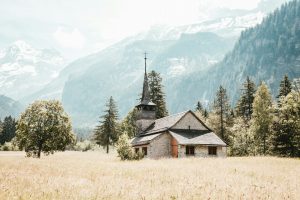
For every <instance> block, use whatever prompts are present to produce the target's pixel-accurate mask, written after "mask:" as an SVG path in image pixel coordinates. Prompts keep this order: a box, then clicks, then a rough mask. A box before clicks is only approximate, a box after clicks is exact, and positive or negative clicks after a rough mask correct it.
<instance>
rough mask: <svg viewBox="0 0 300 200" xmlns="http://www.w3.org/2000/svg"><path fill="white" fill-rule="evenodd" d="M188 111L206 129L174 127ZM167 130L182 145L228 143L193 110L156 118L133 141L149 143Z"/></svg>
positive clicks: (134, 143) (223, 144) (224, 144)
mask: <svg viewBox="0 0 300 200" xmlns="http://www.w3.org/2000/svg"><path fill="white" fill-rule="evenodd" d="M188 113H191V114H193V116H194V117H195V118H197V120H198V121H199V123H201V124H202V125H203V126H204V127H205V130H190V129H174V128H172V127H175V125H176V124H177V123H178V122H179V121H180V120H181V119H182V118H183V117H184V116H185V115H186V114H188ZM165 132H168V133H170V134H171V135H172V136H173V137H174V138H175V139H176V140H177V142H178V144H182V145H196V144H202V145H218V146H226V143H225V142H223V141H222V140H221V139H220V138H219V137H218V136H217V135H216V134H215V133H213V132H212V131H211V130H210V129H209V128H208V127H207V126H205V124H204V123H203V122H202V121H201V120H200V119H198V117H197V116H195V114H194V113H193V112H192V111H185V112H181V113H177V114H175V115H170V116H167V117H163V118H160V119H157V120H155V121H154V122H153V123H152V124H151V125H150V126H149V127H148V128H147V129H146V130H145V131H144V132H143V133H142V134H140V135H139V136H136V137H135V138H134V139H133V140H132V142H131V143H132V144H133V145H143V144H149V142H150V141H151V140H153V139H154V138H156V137H158V136H159V135H161V134H163V133H165Z"/></svg>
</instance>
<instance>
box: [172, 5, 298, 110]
mask: <svg viewBox="0 0 300 200" xmlns="http://www.w3.org/2000/svg"><path fill="white" fill-rule="evenodd" d="M285 74H287V75H288V76H289V78H290V79H291V80H293V79H297V78H299V77H300V1H291V2H289V3H288V4H284V5H283V6H282V7H281V8H280V9H277V10H276V11H275V12H273V13H272V14H270V15H268V17H266V18H265V19H264V20H263V22H262V23H261V24H260V25H257V26H256V27H254V28H250V29H247V30H246V31H244V32H242V34H241V36H240V38H239V40H238V41H237V43H236V44H235V46H234V48H233V50H232V51H231V52H230V53H228V54H227V55H226V56H225V58H224V59H223V61H222V62H220V63H218V64H217V65H215V66H214V67H213V68H210V69H208V70H207V71H205V72H198V73H193V74H192V75H191V76H187V77H185V78H183V79H181V80H180V83H179V84H178V85H180V86H181V87H178V85H177V87H176V88H177V89H178V90H179V91H181V94H180V95H173V96H172V98H173V99H178V101H182V98H181V96H187V95H189V97H190V98H189V99H188V101H187V102H185V104H186V105H192V103H193V102H195V101H196V100H197V98H198V99H204V100H207V101H212V100H213V98H214V95H215V92H216V90H217V88H218V87H219V85H223V86H224V87H225V88H227V91H228V94H229V96H230V97H231V100H232V103H235V102H236V100H237V99H238V98H239V95H240V88H241V84H242V83H243V82H244V81H245V80H246V77H247V76H250V78H251V79H252V80H254V81H255V82H256V83H257V84H259V83H260V82H261V81H265V82H266V83H267V84H268V85H269V87H270V89H271V92H272V94H273V95H274V97H275V96H276V95H277V93H278V87H279V83H280V81H281V79H282V77H283V76H284V75H285ZM196 88H197V90H198V91H199V95H190V94H192V92H193V91H194V90H195V89H196ZM177 106H178V107H181V106H180V105H177Z"/></svg>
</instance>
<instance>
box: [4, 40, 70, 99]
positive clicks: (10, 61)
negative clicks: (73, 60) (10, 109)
mask: <svg viewBox="0 0 300 200" xmlns="http://www.w3.org/2000/svg"><path fill="white" fill-rule="evenodd" d="M64 65H65V61H64V58H63V57H62V56H61V55H60V53H59V52H57V51H56V50H54V49H38V48H35V47H33V46H31V45H30V44H28V43H27V42H25V41H23V40H18V41H15V42H14V43H12V44H11V45H10V46H8V47H7V48H4V49H2V50H0V94H4V95H7V96H10V97H13V98H14V99H19V98H22V97H23V96H25V95H27V94H28V91H31V92H35V91H36V90H38V89H40V88H42V87H43V86H44V85H45V84H47V83H48V82H50V81H51V80H52V79H53V78H55V77H56V76H57V75H58V74H59V71H60V70H61V69H62V68H63V67H64ZM28 89H29V90H28Z"/></svg>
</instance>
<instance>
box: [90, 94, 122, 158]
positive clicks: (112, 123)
mask: <svg viewBox="0 0 300 200" xmlns="http://www.w3.org/2000/svg"><path fill="white" fill-rule="evenodd" d="M117 120H118V110H117V105H116V103H115V101H114V99H113V97H110V99H109V100H108V102H107V104H106V110H105V114H104V115H103V116H102V117H101V121H100V125H99V126H97V128H96V129H95V134H94V139H95V140H96V143H97V144H99V145H100V146H103V147H106V153H109V146H110V145H114V144H115V143H116V142H117V141H118V137H119V125H118V122H117Z"/></svg>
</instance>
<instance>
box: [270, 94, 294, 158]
mask: <svg viewBox="0 0 300 200" xmlns="http://www.w3.org/2000/svg"><path fill="white" fill-rule="evenodd" d="M273 132H274V136H273V151H274V152H275V154H277V155H281V156H292V157H296V156H297V157H300V94H299V93H297V92H295V91H292V92H290V93H289V94H288V95H287V96H286V97H284V98H282V99H281V106H280V107H279V109H278V117H277V118H276V119H275V120H274V122H273Z"/></svg>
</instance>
